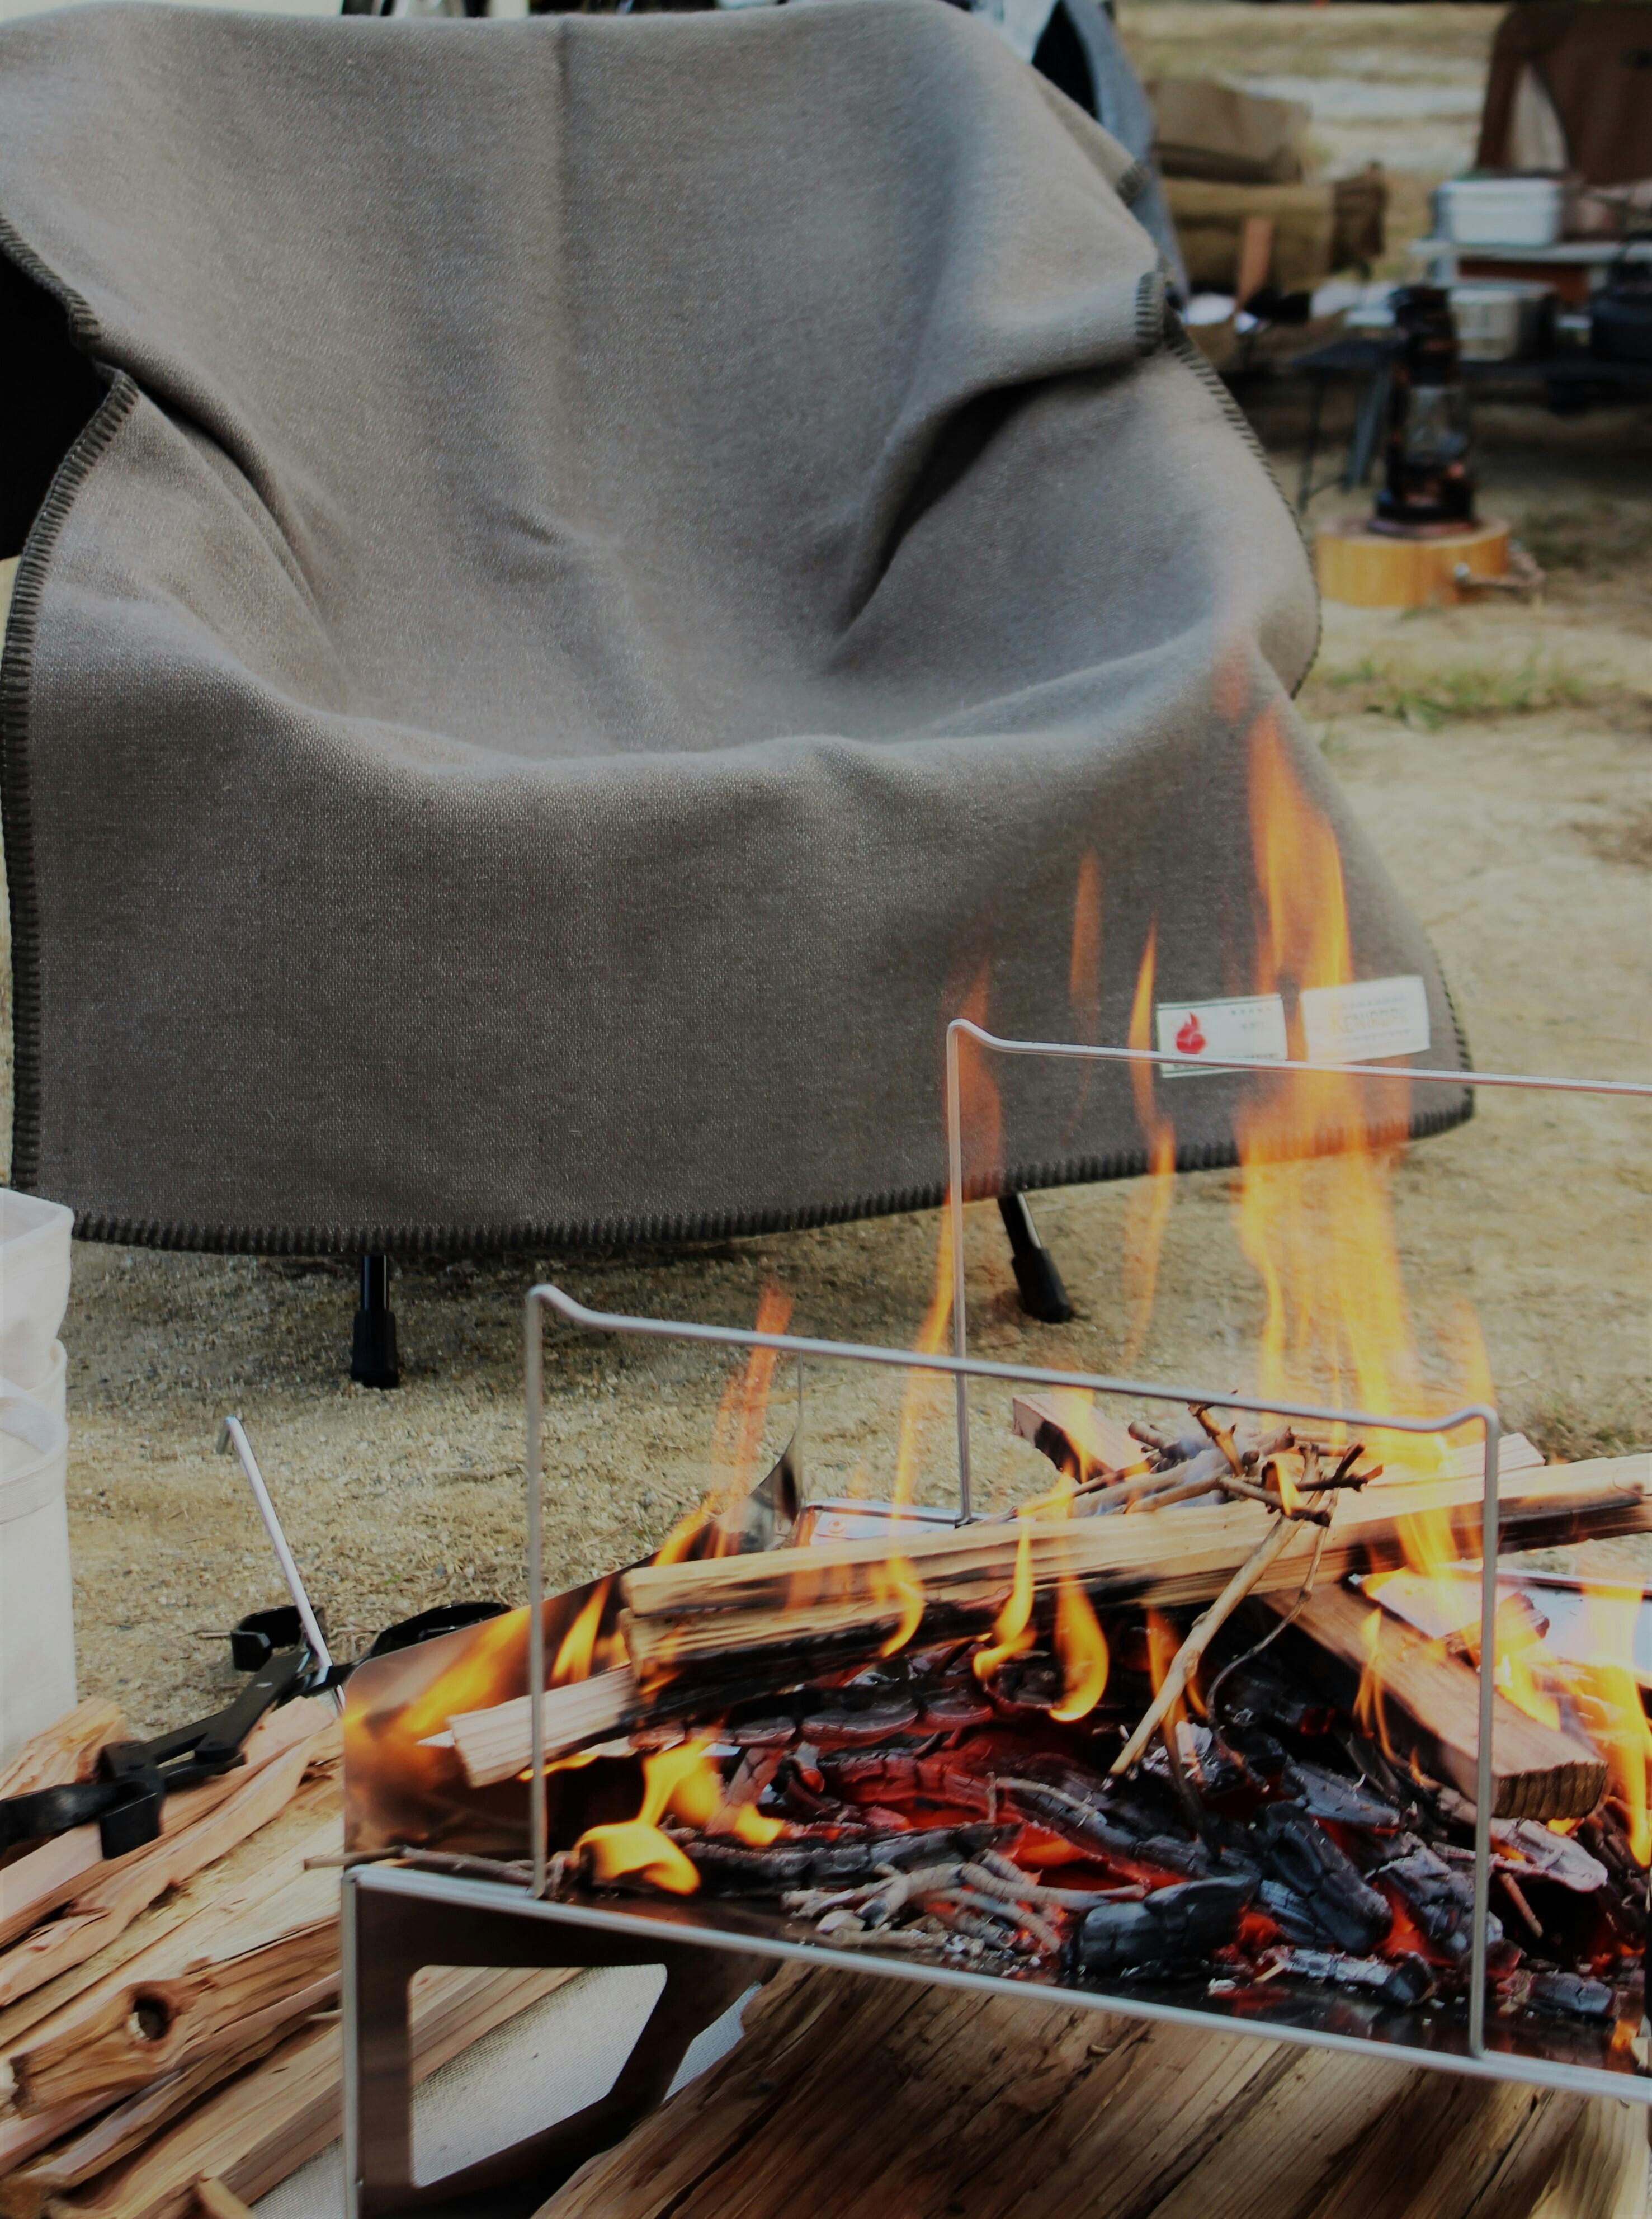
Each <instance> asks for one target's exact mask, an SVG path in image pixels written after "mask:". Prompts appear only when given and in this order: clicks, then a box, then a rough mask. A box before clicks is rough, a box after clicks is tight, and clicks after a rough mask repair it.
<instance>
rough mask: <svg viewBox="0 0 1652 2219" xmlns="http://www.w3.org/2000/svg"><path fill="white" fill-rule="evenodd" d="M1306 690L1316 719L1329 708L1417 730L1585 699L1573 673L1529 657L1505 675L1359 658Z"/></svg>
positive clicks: (1588, 693) (1587, 691) (1472, 667)
mask: <svg viewBox="0 0 1652 2219" xmlns="http://www.w3.org/2000/svg"><path fill="white" fill-rule="evenodd" d="M1309 690H1310V692H1312V693H1315V694H1316V695H1317V696H1318V699H1317V700H1316V702H1315V703H1314V705H1315V706H1317V707H1318V708H1319V710H1320V713H1321V714H1326V713H1328V712H1330V710H1331V709H1332V706H1333V705H1334V706H1335V707H1337V708H1338V709H1340V710H1342V711H1344V712H1346V713H1348V714H1351V715H1354V716H1366V717H1392V718H1394V719H1395V720H1396V721H1397V722H1398V723H1400V724H1409V725H1410V726H1411V727H1412V729H1413V730H1414V731H1424V732H1438V730H1441V728H1442V727H1443V726H1444V725H1446V724H1460V723H1463V722H1466V721H1468V720H1469V719H1471V718H1472V719H1481V720H1487V719H1493V718H1505V717H1530V716H1535V715H1537V714H1538V713H1540V712H1543V711H1544V710H1548V709H1576V708H1581V707H1583V706H1584V705H1585V704H1586V703H1587V702H1588V701H1589V700H1591V699H1593V693H1592V689H1591V688H1590V687H1589V686H1588V685H1587V682H1586V681H1584V680H1583V679H1582V678H1581V677H1579V675H1578V674H1577V673H1576V672H1575V671H1573V670H1568V669H1567V668H1565V666H1564V665H1563V664H1562V663H1557V662H1553V661H1552V660H1549V661H1545V660H1544V659H1543V657H1541V656H1536V655H1533V656H1528V657H1527V658H1526V660H1525V662H1522V663H1520V664H1518V666H1517V667H1516V668H1512V669H1497V668H1489V667H1487V666H1485V665H1482V664H1479V663H1469V662H1463V663H1447V664H1444V666H1443V667H1442V668H1439V669H1438V670H1431V671H1413V670H1403V669H1398V668H1394V666H1393V665H1392V664H1388V663H1380V662H1376V659H1375V658H1374V657H1373V656H1365V657H1364V658H1363V660H1362V661H1360V662H1356V663H1351V664H1350V665H1349V666H1348V667H1347V668H1345V669H1342V670H1326V671H1320V672H1316V673H1315V674H1314V678H1313V680H1312V681H1311V682H1310V688H1309Z"/></svg>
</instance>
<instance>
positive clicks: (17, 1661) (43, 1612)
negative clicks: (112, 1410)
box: [0, 1375, 75, 1762]
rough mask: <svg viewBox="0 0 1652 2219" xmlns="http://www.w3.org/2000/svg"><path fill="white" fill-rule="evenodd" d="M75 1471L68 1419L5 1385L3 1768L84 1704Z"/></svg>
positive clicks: (0, 1431)
mask: <svg viewBox="0 0 1652 2219" xmlns="http://www.w3.org/2000/svg"><path fill="white" fill-rule="evenodd" d="M59 1376H60V1375H59ZM68 1466H69V1428H68V1426H66V1425H65V1422H64V1420H63V1417H62V1414H61V1413H60V1412H59V1411H54V1410H51V1409H48V1408H47V1406H46V1405H45V1404H44V1403H43V1402H37V1401H36V1400H35V1399H34V1396H33V1395H24V1394H22V1393H20V1392H19V1390H18V1389H17V1387H16V1383H15V1382H14V1381H12V1380H9V1379H0V1762H4V1761H5V1759H6V1758H7V1757H9V1756H10V1755H11V1754H12V1752H13V1750H16V1748H17V1747H18V1746H19V1744H20V1743H23V1742H25V1741H27V1740H28V1737H29V1736H30V1734H33V1733H38V1732H39V1731H40V1729H41V1727H42V1726H47V1725H50V1724H51V1723H52V1721H53V1719H57V1718H61V1717H62V1715H63V1713H64V1712H65V1711H68V1710H72V1709H73V1707H74V1703H75V1626H74V1592H73V1587H72V1584H71V1579H70V1575H69V1514H68V1505H67V1501H66V1500H65V1493H64V1482H65V1476H66V1474H67V1471H68Z"/></svg>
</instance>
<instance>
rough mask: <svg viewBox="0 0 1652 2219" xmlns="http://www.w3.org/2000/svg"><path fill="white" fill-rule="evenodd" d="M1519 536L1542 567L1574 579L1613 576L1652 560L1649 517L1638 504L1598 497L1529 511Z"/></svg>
mask: <svg viewBox="0 0 1652 2219" xmlns="http://www.w3.org/2000/svg"><path fill="white" fill-rule="evenodd" d="M1520 538H1521V541H1522V543H1523V544H1524V545H1525V548H1526V549H1527V550H1528V551H1529V553H1531V555H1532V556H1534V557H1535V558H1536V560H1537V562H1538V563H1541V565H1542V566H1543V569H1545V570H1549V571H1554V572H1559V571H1565V572H1568V573H1569V574H1570V575H1572V576H1574V577H1578V578H1618V577H1621V576H1622V575H1623V574H1624V571H1625V570H1628V569H1635V568H1636V567H1637V566H1638V565H1639V564H1641V563H1652V516H1649V515H1648V514H1647V513H1646V510H1645V508H1644V507H1642V506H1637V507H1634V508H1619V507H1617V506H1615V504H1614V503H1612V501H1609V500H1597V501H1593V502H1592V503H1590V504H1589V505H1588V506H1587V507H1577V508H1539V509H1534V510H1532V511H1531V512H1530V513H1528V514H1527V515H1526V516H1525V519H1523V521H1522V523H1521V525H1520Z"/></svg>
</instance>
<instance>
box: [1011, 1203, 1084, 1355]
mask: <svg viewBox="0 0 1652 2219" xmlns="http://www.w3.org/2000/svg"><path fill="white" fill-rule="evenodd" d="M998 1214H999V1215H1000V1216H1001V1217H1002V1218H1003V1229H1004V1231H1005V1232H1006V1233H1007V1234H1009V1252H1010V1257H1011V1259H1012V1261H1013V1262H1014V1264H1015V1285H1016V1287H1017V1288H1018V1289H1019V1290H1020V1293H1021V1306H1022V1309H1024V1310H1025V1311H1026V1313H1027V1315H1028V1317H1034V1318H1036V1319H1037V1320H1038V1321H1039V1322H1040V1325H1066V1324H1067V1323H1069V1322H1070V1321H1071V1317H1072V1315H1073V1309H1072V1304H1071V1302H1069V1301H1068V1300H1067V1290H1066V1289H1065V1287H1064V1286H1063V1285H1062V1284H1061V1274H1060V1272H1059V1271H1057V1269H1056V1267H1055V1259H1054V1257H1053V1256H1052V1255H1051V1253H1050V1252H1049V1250H1048V1249H1047V1248H1046V1246H1044V1243H1043V1242H1042V1241H1041V1240H1040V1239H1039V1237H1038V1228H1037V1226H1035V1225H1034V1222H1033V1213H1032V1211H1031V1210H1030V1209H1028V1207H1027V1197H1026V1196H1025V1195H1024V1194H1001V1195H1000V1196H999V1197H998Z"/></svg>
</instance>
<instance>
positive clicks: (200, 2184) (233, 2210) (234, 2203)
mask: <svg viewBox="0 0 1652 2219" xmlns="http://www.w3.org/2000/svg"><path fill="white" fill-rule="evenodd" d="M195 2200H196V2204H197V2205H198V2206H199V2208H200V2211H201V2219H252V2212H251V2210H249V2209H248V2207H247V2206H246V2205H245V2203H242V2201H241V2199H240V2197H239V2196H237V2195H236V2194H235V2193H234V2192H233V2190H231V2189H227V2188H226V2187H225V2185H224V2184H223V2182H222V2181H221V2180H216V2179H209V2180H197V2181H196V2185H195Z"/></svg>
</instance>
